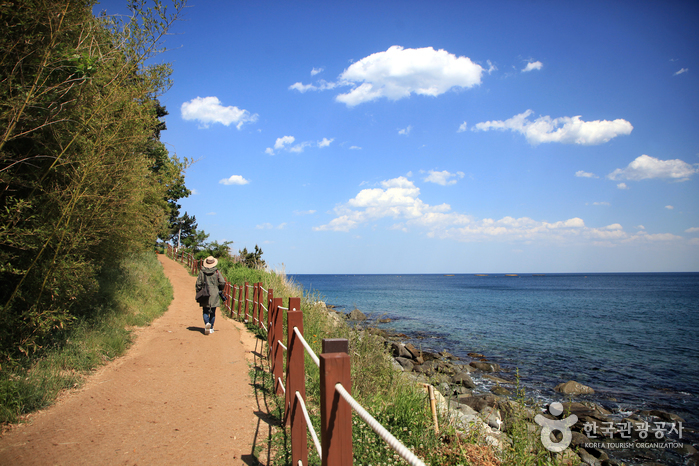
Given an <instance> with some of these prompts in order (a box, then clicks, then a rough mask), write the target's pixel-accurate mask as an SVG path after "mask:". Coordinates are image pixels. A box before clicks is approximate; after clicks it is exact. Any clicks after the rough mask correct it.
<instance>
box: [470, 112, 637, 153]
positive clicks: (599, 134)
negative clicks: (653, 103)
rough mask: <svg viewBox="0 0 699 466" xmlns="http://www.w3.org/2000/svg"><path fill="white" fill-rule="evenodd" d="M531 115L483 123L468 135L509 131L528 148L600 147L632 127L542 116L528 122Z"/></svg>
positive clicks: (618, 123)
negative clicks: (556, 144)
mask: <svg viewBox="0 0 699 466" xmlns="http://www.w3.org/2000/svg"><path fill="white" fill-rule="evenodd" d="M532 113H534V112H533V111H532V110H527V111H526V112H524V113H520V114H519V115H515V116H513V117H512V118H510V119H508V120H505V121H501V120H498V121H486V122H483V123H478V124H476V125H475V126H474V127H473V128H471V131H489V130H491V129H497V130H503V131H504V130H510V131H515V132H517V133H520V134H523V135H524V136H525V137H526V138H527V141H528V142H529V143H530V144H534V145H536V144H541V143H544V142H560V143H562V144H583V145H595V144H603V143H605V142H607V141H609V140H610V139H612V138H615V137H617V136H619V135H628V134H630V133H631V130H633V126H632V125H631V123H629V122H628V121H626V120H622V119H617V120H614V121H608V120H595V121H583V120H581V119H580V116H574V117H560V118H555V119H552V118H551V117H550V116H542V117H539V118H537V119H536V120H534V121H529V120H528V119H527V118H528V117H529V116H530V115H531V114H532Z"/></svg>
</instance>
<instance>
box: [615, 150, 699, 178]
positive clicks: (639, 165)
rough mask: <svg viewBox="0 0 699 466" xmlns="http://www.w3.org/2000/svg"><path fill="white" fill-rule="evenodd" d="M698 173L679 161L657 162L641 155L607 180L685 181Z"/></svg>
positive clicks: (692, 167) (690, 166) (698, 171)
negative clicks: (661, 179) (656, 179)
mask: <svg viewBox="0 0 699 466" xmlns="http://www.w3.org/2000/svg"><path fill="white" fill-rule="evenodd" d="M696 173H699V168H696V167H695V166H692V165H690V164H688V163H687V162H684V161H682V160H680V159H673V160H659V159H656V158H655V157H651V156H648V155H645V154H644V155H641V156H640V157H638V158H636V160H634V161H633V162H631V163H630V164H629V165H628V166H627V167H626V168H617V169H616V170H614V171H613V172H611V173H610V174H609V175H607V178H609V179H610V180H631V181H640V180H648V179H652V178H663V179H671V180H675V181H687V180H688V179H689V177H690V176H692V175H694V174H696Z"/></svg>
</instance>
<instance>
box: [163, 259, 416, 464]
mask: <svg viewBox="0 0 699 466" xmlns="http://www.w3.org/2000/svg"><path fill="white" fill-rule="evenodd" d="M167 254H168V256H169V257H171V258H173V259H175V260H177V261H178V262H181V263H182V264H183V265H185V266H186V267H187V268H188V269H189V270H190V271H191V273H192V274H194V275H196V274H198V273H199V270H200V269H201V261H197V260H195V259H194V256H193V255H192V254H190V253H184V252H179V253H178V252H176V251H175V249H174V248H172V247H171V246H170V245H168V249H167ZM193 295H194V290H192V296H193ZM223 295H224V296H225V297H226V300H225V302H224V305H223V307H224V308H225V309H226V310H227V311H228V314H229V315H230V316H231V317H232V318H236V319H238V320H239V321H244V322H246V323H252V324H253V325H256V326H259V327H261V328H263V329H264V330H265V331H266V332H267V345H268V348H269V354H268V357H269V366H270V372H271V373H272V375H273V377H274V392H275V393H276V394H277V395H284V400H285V401H284V419H283V424H284V426H286V427H289V428H290V430H291V458H292V464H294V465H306V464H308V445H307V442H308V435H307V433H310V435H311V438H312V439H313V442H314V445H315V448H316V451H317V453H318V456H319V457H320V458H321V464H322V465H323V466H329V465H332V466H349V465H351V464H352V410H353V409H354V410H355V411H356V412H357V414H358V415H359V416H360V417H361V418H362V419H363V420H364V421H365V422H366V423H367V424H369V425H370V426H371V428H372V429H373V430H374V431H375V432H376V433H377V434H378V435H379V436H380V437H381V438H382V439H384V441H386V442H387V443H388V444H389V445H390V446H391V447H392V448H393V449H394V450H395V451H396V452H397V453H398V454H399V455H400V456H401V457H403V459H405V460H406V461H407V462H408V463H409V464H411V465H413V466H424V463H423V462H422V460H420V459H419V458H418V457H416V456H415V455H414V454H413V453H412V452H411V451H410V450H408V449H407V448H406V447H405V446H404V445H403V444H401V443H400V441H398V440H397V439H396V438H395V437H394V436H393V435H392V434H391V433H390V432H388V431H387V430H386V429H385V428H384V427H383V426H381V425H380V424H379V423H378V422H377V421H376V419H374V418H373V417H372V416H371V415H370V414H369V413H368V412H366V410H364V408H362V407H361V405H359V403H357V401H356V400H354V398H352V395H351V387H352V381H351V377H350V356H349V354H348V341H347V340H344V339H329V338H326V339H323V340H322V353H321V354H320V356H317V355H316V354H315V353H314V352H313V350H312V349H311V347H310V346H309V345H308V343H307V342H306V340H305V339H304V336H303V313H302V312H301V298H298V297H289V298H288V299H287V306H288V307H283V306H282V304H283V299H282V298H281V297H275V296H274V290H273V289H269V290H266V289H265V288H264V287H263V286H262V283H254V284H250V283H247V282H245V283H244V284H242V285H237V284H231V283H230V282H229V281H228V280H226V286H225V288H224V290H223ZM248 304H249V305H250V312H249V313H248ZM285 318H286V323H287V325H286V328H287V332H286V333H287V335H286V337H285V335H284V325H283V322H284V319H285ZM283 342H286V344H284V343H283ZM304 351H306V352H308V354H309V355H310V357H311V359H312V360H313V362H314V363H315V364H316V366H318V368H319V371H320V418H321V423H320V441H319V440H318V436H317V435H316V433H315V431H314V430H313V426H312V424H311V421H310V417H309V415H308V411H307V409H306V404H305V397H306V368H305V357H304ZM284 352H286V364H284Z"/></svg>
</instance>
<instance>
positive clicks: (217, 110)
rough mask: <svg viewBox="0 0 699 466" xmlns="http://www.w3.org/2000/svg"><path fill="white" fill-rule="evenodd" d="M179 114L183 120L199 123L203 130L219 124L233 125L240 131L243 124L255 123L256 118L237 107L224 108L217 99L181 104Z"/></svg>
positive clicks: (198, 98)
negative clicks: (210, 125) (213, 124)
mask: <svg viewBox="0 0 699 466" xmlns="http://www.w3.org/2000/svg"><path fill="white" fill-rule="evenodd" d="M180 112H181V113H182V118H183V119H184V120H188V121H189V120H196V121H199V122H200V124H201V126H202V127H204V128H208V126H209V124H211V123H221V124H222V125H225V126H229V125H231V124H235V125H236V128H238V129H240V128H241V127H242V126H243V124H245V123H253V122H255V121H257V117H258V115H257V114H256V113H255V114H250V112H248V111H247V110H242V109H239V108H238V107H233V106H229V107H224V106H223V105H221V101H220V100H218V97H197V98H196V99H192V100H190V101H189V102H185V103H183V104H182V107H180Z"/></svg>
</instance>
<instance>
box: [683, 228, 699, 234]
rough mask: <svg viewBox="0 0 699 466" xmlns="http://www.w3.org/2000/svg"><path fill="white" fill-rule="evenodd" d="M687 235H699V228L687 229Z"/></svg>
mask: <svg viewBox="0 0 699 466" xmlns="http://www.w3.org/2000/svg"><path fill="white" fill-rule="evenodd" d="M684 232H685V233H699V228H698V227H692V228H687V229H686V230H684Z"/></svg>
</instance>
